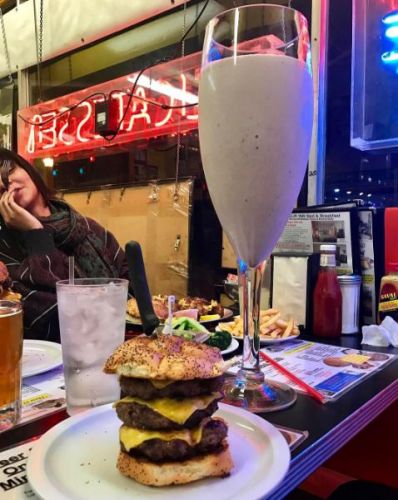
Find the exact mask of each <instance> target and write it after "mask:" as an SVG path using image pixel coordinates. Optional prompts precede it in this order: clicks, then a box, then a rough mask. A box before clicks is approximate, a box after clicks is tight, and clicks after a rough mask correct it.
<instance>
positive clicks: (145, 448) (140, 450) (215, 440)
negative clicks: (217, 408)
mask: <svg viewBox="0 0 398 500" xmlns="http://www.w3.org/2000/svg"><path fill="white" fill-rule="evenodd" d="M227 432H228V427H227V424H226V423H225V422H224V421H223V420H221V419H210V418H209V419H208V420H207V421H205V422H204V423H203V430H202V439H201V440H200V442H199V443H198V444H196V445H195V446H190V445H189V444H188V443H187V442H186V441H184V440H182V439H172V440H171V441H163V440H161V439H150V440H148V441H145V442H144V443H142V444H140V445H139V446H137V447H136V448H132V449H131V450H130V451H129V452H128V451H126V449H125V448H124V446H123V444H122V443H121V448H122V450H123V451H124V452H125V453H128V454H129V455H131V456H132V457H142V458H146V459H148V460H151V461H152V462H172V461H181V460H186V459H188V458H192V457H194V456H197V455H204V454H206V453H213V452H217V451H221V450H222V449H223V440H224V439H225V438H226V436H227Z"/></svg>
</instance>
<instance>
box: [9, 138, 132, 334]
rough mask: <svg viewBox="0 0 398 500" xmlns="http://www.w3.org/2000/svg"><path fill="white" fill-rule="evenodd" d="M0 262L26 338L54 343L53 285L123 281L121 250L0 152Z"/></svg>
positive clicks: (13, 157) (20, 162) (25, 166)
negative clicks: (71, 268)
mask: <svg viewBox="0 0 398 500" xmlns="http://www.w3.org/2000/svg"><path fill="white" fill-rule="evenodd" d="M0 178H1V180H0V260H2V261H3V262H4V263H5V264H6V266H7V268H8V272H9V274H10V277H11V280H12V288H13V290H14V291H15V292H18V293H20V294H21V295H22V301H23V310H24V326H25V337H26V338H34V339H45V340H53V341H59V325H58V313H57V307H56V306H57V300H56V291H55V283H56V282H57V281H59V280H62V279H67V278H68V257H69V256H72V255H73V256H74V261H75V277H76V278H87V277H88V278H94V277H118V278H126V279H128V269H127V264H126V260H125V256H124V252H123V250H122V249H121V248H120V246H119V244H118V242H117V241H116V239H115V238H114V236H113V235H112V234H111V233H109V232H108V231H107V230H106V229H104V228H103V227H102V226H100V225H99V224H98V223H96V222H95V221H93V220H92V219H89V218H86V217H83V216H82V215H80V214H79V213H78V212H76V211H75V210H73V208H71V207H70V206H69V205H68V204H67V203H65V202H64V201H61V200H57V199H56V198H55V197H54V195H53V194H52V193H51V192H50V191H49V189H48V188H47V186H46V185H45V183H44V181H43V180H42V178H41V177H40V175H39V173H38V172H37V171H36V169H35V168H34V167H32V165H30V163H28V162H27V161H26V160H25V159H24V158H22V157H21V156H20V155H18V154H16V153H13V152H12V151H9V150H7V149H4V148H0Z"/></svg>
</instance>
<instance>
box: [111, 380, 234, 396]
mask: <svg viewBox="0 0 398 500" xmlns="http://www.w3.org/2000/svg"><path fill="white" fill-rule="evenodd" d="M119 382H120V387H121V389H122V397H124V396H134V397H137V398H141V399H145V400H149V399H156V398H190V397H195V396H200V395H202V394H210V393H211V392H217V391H219V390H220V389H221V387H222V385H223V382H224V375H220V376H219V377H214V378H205V379H199V378H197V379H193V380H179V381H177V382H172V383H171V384H169V385H166V387H163V388H162V389H157V388H156V387H154V386H153V385H152V383H151V382H150V381H149V380H147V379H141V378H131V377H123V376H121V377H120V379H119Z"/></svg>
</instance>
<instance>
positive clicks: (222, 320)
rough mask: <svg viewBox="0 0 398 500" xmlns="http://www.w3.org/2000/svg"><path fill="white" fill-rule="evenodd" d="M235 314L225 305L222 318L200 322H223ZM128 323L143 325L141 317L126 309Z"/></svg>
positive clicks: (205, 323)
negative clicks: (136, 316)
mask: <svg viewBox="0 0 398 500" xmlns="http://www.w3.org/2000/svg"><path fill="white" fill-rule="evenodd" d="M225 311H228V313H227V314H228V315H226V314H225ZM233 315H234V312H233V310H232V309H229V308H228V307H224V316H223V317H222V318H220V319H206V320H205V321H199V323H200V324H201V325H207V324H208V323H215V322H218V323H222V322H224V321H225V320H227V319H228V318H231V317H232V316H233ZM128 316H130V317H131V318H133V320H137V321H131V319H128ZM126 325H132V326H142V322H141V318H134V317H133V316H131V314H129V313H128V312H127V311H126Z"/></svg>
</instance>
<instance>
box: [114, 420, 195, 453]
mask: <svg viewBox="0 0 398 500" xmlns="http://www.w3.org/2000/svg"><path fill="white" fill-rule="evenodd" d="M119 439H120V442H121V443H123V445H124V447H125V449H126V450H127V451H130V450H131V449H132V448H136V447H137V446H139V445H140V444H142V443H144V442H145V441H149V440H150V439H162V440H163V441H171V440H172V439H181V440H183V441H186V442H187V443H188V444H189V445H190V446H195V445H196V444H198V443H199V442H200V440H201V439H202V426H199V427H196V428H195V429H190V430H189V429H183V430H181V431H168V432H158V431H146V430H143V429H136V428H134V427H127V426H126V425H122V426H121V427H120V431H119Z"/></svg>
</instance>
